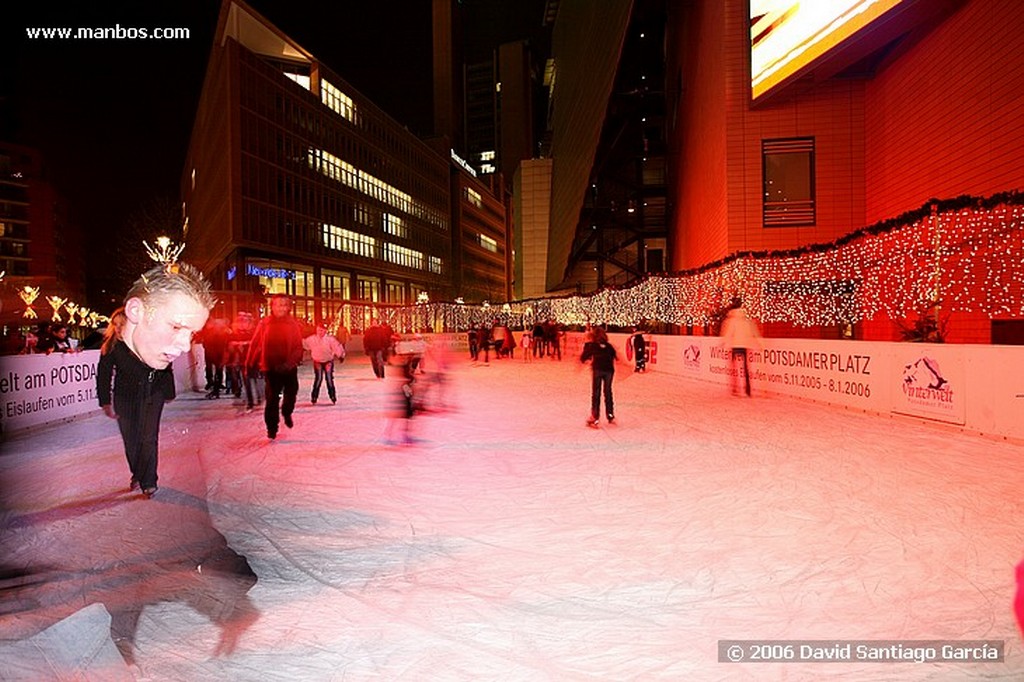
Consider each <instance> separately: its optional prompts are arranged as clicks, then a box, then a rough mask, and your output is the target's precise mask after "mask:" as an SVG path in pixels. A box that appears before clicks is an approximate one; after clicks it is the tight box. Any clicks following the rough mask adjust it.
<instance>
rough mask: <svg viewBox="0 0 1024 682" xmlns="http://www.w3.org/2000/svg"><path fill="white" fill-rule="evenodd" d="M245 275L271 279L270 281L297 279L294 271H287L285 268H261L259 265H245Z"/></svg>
mask: <svg viewBox="0 0 1024 682" xmlns="http://www.w3.org/2000/svg"><path fill="white" fill-rule="evenodd" d="M245 274H247V275H251V276H253V277H269V278H270V279H295V271H294V270H285V269H283V268H261V267H260V266H258V265H253V264H252V263H246V264H245Z"/></svg>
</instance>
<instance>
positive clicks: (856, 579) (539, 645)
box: [0, 353, 1024, 682]
mask: <svg viewBox="0 0 1024 682" xmlns="http://www.w3.org/2000/svg"><path fill="white" fill-rule="evenodd" d="M311 374H312V371H311V368H310V367H309V365H305V366H303V367H302V368H301V369H300V391H299V405H298V408H297V410H296V412H295V427H294V428H292V429H286V428H283V427H282V429H281V433H280V435H279V436H278V438H277V440H275V441H269V440H268V439H267V437H266V433H265V428H264V426H263V422H262V414H261V411H260V410H261V408H259V407H258V408H257V410H256V411H255V412H252V413H250V414H246V413H245V411H244V406H242V405H240V404H239V403H238V402H237V401H235V400H234V399H233V398H231V397H228V398H221V399H219V400H205V399H204V398H203V394H202V393H188V394H184V395H180V396H179V398H178V399H177V400H176V401H174V402H173V403H171V404H169V405H168V408H167V410H166V411H165V413H164V421H163V430H162V436H161V452H160V481H159V484H160V490H159V492H158V493H157V495H156V496H155V497H154V498H153V499H152V500H147V499H145V498H143V497H142V496H141V495H139V494H137V493H130V492H129V491H128V478H129V473H128V469H127V465H126V463H125V461H124V455H123V449H122V444H121V440H120V436H119V434H118V431H117V427H116V424H115V423H114V422H113V421H112V420H110V419H108V418H106V417H104V416H103V415H101V414H99V413H97V414H96V415H95V416H90V417H86V418H79V419H77V420H75V421H72V422H69V423H66V424H60V425H57V426H53V427H46V428H44V429H37V430H34V431H30V432H28V433H25V434H22V435H20V436H17V435H16V436H15V437H14V438H10V439H8V440H7V441H6V442H4V444H3V446H2V447H3V455H2V456H0V476H2V480H3V486H4V487H3V496H4V506H5V509H4V510H3V514H4V522H5V523H4V525H5V528H4V529H3V531H2V552H3V553H2V555H0V557H2V558H0V565H2V567H3V568H4V571H5V575H4V579H3V580H2V581H0V587H2V588H3V589H2V591H0V679H4V680H39V679H65V678H60V677H59V675H60V674H63V673H64V672H67V671H69V670H76V669H77V670H78V671H79V672H80V677H79V678H76V679H102V680H110V679H128V680H131V679H138V680H189V681H192V680H214V679H216V680H246V681H248V680H251V681H254V682H255V681H257V680H259V681H261V682H262V681H267V680H409V681H411V682H412V681H414V682H421V681H424V680H453V681H457V680H509V681H513V680H514V681H519V680H524V681H526V680H531V681H532V680H820V679H826V678H827V679H834V680H879V681H882V680H958V681H959V680H1020V679H1024V649H1022V643H1021V637H1020V634H1019V632H1018V629H1017V626H1016V624H1015V621H1014V618H1013V612H1012V600H1013V594H1014V574H1013V569H1014V566H1015V564H1017V563H1018V562H1019V561H1020V560H1021V558H1022V554H1024V523H1022V519H1024V505H1022V501H1021V500H1022V496H1021V491H1022V489H1024V485H1022V483H1024V446H1022V445H1021V444H1017V443H1009V442H1004V441H999V440H994V439H989V438H984V437H981V436H976V435H971V434H964V433H960V432H958V431H956V430H953V429H950V428H948V427H942V426H938V425H932V424H925V423H921V422H918V421H915V420H911V419H904V418H893V417H890V416H887V415H877V414H864V413H860V412H855V411H849V410H843V409H838V408H835V407H828V406H825V405H821V404H815V403H810V402H804V401H799V400H794V399H790V398H780V397H772V396H767V395H763V394H762V395H756V394H755V396H754V397H753V398H752V399H745V398H738V397H733V396H731V395H729V394H728V392H727V391H726V390H725V389H723V388H721V387H719V386H715V385H711V384H705V383H700V382H695V381H690V380H684V379H680V378H678V377H673V376H669V375H666V374H659V373H658V372H657V371H656V370H654V371H651V372H649V373H646V374H640V375H637V374H634V373H633V372H632V371H631V367H629V366H627V365H623V366H621V367H620V368H619V371H618V373H617V375H616V380H615V383H614V390H615V399H616V410H615V411H616V417H617V419H616V423H615V424H613V425H608V424H606V423H604V421H603V417H604V415H603V414H602V424H601V427H600V428H598V429H592V428H588V427H587V426H586V425H585V424H584V421H585V418H586V415H587V412H588V407H589V391H590V376H589V371H588V370H587V369H586V368H584V367H581V366H580V365H579V363H578V362H575V361H574V360H572V359H570V358H566V359H565V360H563V361H561V362H558V361H551V360H546V359H538V360H535V361H533V362H525V361H524V360H522V359H521V358H517V359H515V360H501V361H494V360H493V359H492V360H491V362H490V364H489V365H483V364H482V363H481V364H477V365H473V364H471V363H469V361H468V360H467V359H463V358H462V357H461V356H459V357H458V358H455V359H454V360H453V363H452V366H451V368H450V371H449V372H447V374H446V375H445V376H446V382H445V390H444V395H443V400H442V399H439V396H438V395H437V393H436V389H432V390H431V391H430V393H429V398H428V404H429V405H430V406H432V407H433V408H434V410H433V411H431V412H426V413H420V414H418V415H417V416H416V417H415V418H414V419H413V420H412V422H411V424H410V426H411V435H412V438H413V442H412V443H411V444H404V443H402V438H401V435H400V434H401V429H400V428H398V427H401V426H402V424H401V423H399V422H394V423H392V424H391V427H393V430H392V431H391V432H390V433H389V432H388V428H389V419H390V418H389V414H388V413H389V410H390V409H391V408H392V406H393V405H394V404H395V402H396V396H397V394H398V390H399V383H398V382H397V381H396V380H395V379H393V378H388V379H386V380H384V381H379V380H377V379H375V378H374V377H373V375H372V372H371V370H370V367H369V363H368V362H367V360H366V358H365V357H362V356H361V354H359V353H352V357H350V360H349V361H348V362H346V363H345V364H343V365H341V366H339V367H338V369H337V372H336V380H337V386H338V403H337V405H331V403H330V402H329V401H328V400H326V396H323V395H322V396H321V399H320V402H319V403H318V404H316V405H311V404H310V401H309V391H310V385H311ZM392 374H395V373H394V372H392ZM429 378H430V375H425V376H423V377H421V379H420V381H419V382H418V384H419V387H420V388H421V389H423V391H424V392H426V386H427V384H428V379H429ZM442 407H444V408H445V409H441V408H442ZM833 639H837V640H907V641H910V640H988V641H999V640H1003V641H1005V660H1004V661H1003V662H989V663H979V662H948V663H917V662H913V661H907V662H841V663H754V662H750V661H748V660H745V661H742V662H739V663H730V662H719V645H718V643H719V641H721V640H833ZM118 650H119V651H120V653H121V654H122V655H123V656H124V657H127V658H128V659H129V661H130V662H129V663H126V662H125V661H124V660H123V658H122V655H118ZM76 666H77V668H76Z"/></svg>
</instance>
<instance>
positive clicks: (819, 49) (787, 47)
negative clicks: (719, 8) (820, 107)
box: [750, 0, 905, 100]
mask: <svg viewBox="0 0 1024 682" xmlns="http://www.w3.org/2000/svg"><path fill="white" fill-rule="evenodd" d="M901 2H905V0H830V1H829V2H824V1H823V0H814V1H813V2H806V1H804V2H800V1H799V0H751V2H750V89H751V97H752V98H753V99H755V100H756V99H757V98H758V97H760V96H762V95H764V94H766V93H767V92H769V91H770V90H772V89H773V88H775V87H776V86H778V85H781V84H782V83H784V82H786V81H788V80H790V79H791V78H792V77H794V76H795V75H797V74H798V73H799V72H801V71H803V70H804V69H805V68H806V67H807V66H808V65H810V64H811V63H812V62H814V61H816V60H818V59H819V58H820V57H822V56H823V55H825V54H826V53H828V52H829V51H831V50H832V49H833V48H835V47H836V46H838V45H839V44H840V43H842V42H843V41H845V40H846V39H847V38H850V37H851V36H853V35H854V34H856V33H858V32H860V31H861V30H862V29H864V28H865V27H866V26H868V24H870V23H872V22H873V21H875V20H876V19H878V18H879V17H880V16H882V15H883V14H885V13H886V12H888V11H889V10H891V9H892V8H893V7H896V6H897V5H899V4H900V3H901Z"/></svg>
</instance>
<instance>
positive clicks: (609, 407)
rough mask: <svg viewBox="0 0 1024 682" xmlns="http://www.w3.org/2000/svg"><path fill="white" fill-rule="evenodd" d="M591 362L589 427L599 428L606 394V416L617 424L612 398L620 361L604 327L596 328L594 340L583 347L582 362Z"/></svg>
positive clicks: (611, 422) (610, 421)
mask: <svg viewBox="0 0 1024 682" xmlns="http://www.w3.org/2000/svg"><path fill="white" fill-rule="evenodd" d="M588 360H589V361H590V371H591V374H592V377H593V380H592V382H591V387H590V417H589V418H588V419H587V426H595V427H596V426H597V425H598V420H599V418H600V416H601V394H602V393H603V394H604V409H605V416H606V417H607V418H608V423H609V424H614V423H615V401H614V397H613V396H612V379H614V378H615V365H616V363H617V362H618V360H619V356H618V353H616V352H615V346H613V345H612V344H610V343H609V342H608V334H607V332H605V330H604V327H594V329H593V340H591V341H588V342H587V343H586V344H584V346H583V354H582V355H580V362H587V361H588Z"/></svg>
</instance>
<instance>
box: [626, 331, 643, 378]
mask: <svg viewBox="0 0 1024 682" xmlns="http://www.w3.org/2000/svg"><path fill="white" fill-rule="evenodd" d="M629 340H630V343H632V344H633V361H634V366H633V371H634V372H646V371H647V340H646V339H644V333H643V331H642V330H640V329H634V330H633V336H632V337H630V339H629Z"/></svg>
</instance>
